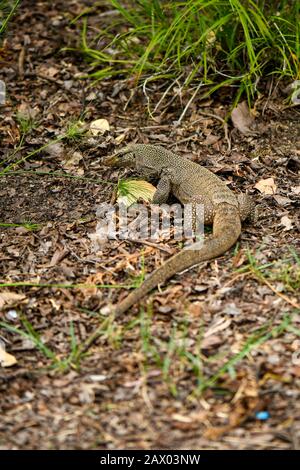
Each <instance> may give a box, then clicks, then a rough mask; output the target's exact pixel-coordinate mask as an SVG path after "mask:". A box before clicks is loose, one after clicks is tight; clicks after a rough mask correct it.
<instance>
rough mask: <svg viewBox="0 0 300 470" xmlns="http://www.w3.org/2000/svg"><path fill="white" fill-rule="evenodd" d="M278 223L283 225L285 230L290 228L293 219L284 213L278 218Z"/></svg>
mask: <svg viewBox="0 0 300 470" xmlns="http://www.w3.org/2000/svg"><path fill="white" fill-rule="evenodd" d="M280 225H283V226H284V229H283V231H284V232H285V231H287V230H291V228H292V227H293V221H292V220H291V219H290V218H289V217H288V216H287V215H284V216H283V217H281V219H280Z"/></svg>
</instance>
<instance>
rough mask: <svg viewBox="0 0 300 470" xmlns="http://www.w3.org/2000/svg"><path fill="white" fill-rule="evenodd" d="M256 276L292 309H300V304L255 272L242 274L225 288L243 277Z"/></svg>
mask: <svg viewBox="0 0 300 470" xmlns="http://www.w3.org/2000/svg"><path fill="white" fill-rule="evenodd" d="M251 272H252V274H254V276H255V277H256V279H258V280H259V281H262V282H264V283H265V284H266V285H267V286H268V287H269V289H271V291H272V292H274V294H276V295H278V297H281V298H282V299H283V300H284V301H285V302H287V303H288V304H290V305H292V307H294V308H297V309H300V304H298V303H297V302H294V301H293V300H291V299H289V298H288V297H287V296H286V295H284V294H282V293H281V292H279V291H278V290H277V289H275V287H273V286H272V284H271V283H270V282H269V281H267V280H266V279H265V278H264V277H263V276H262V277H260V276H258V275H257V274H255V273H254V272H253V271H250V272H248V273H240V274H237V275H236V276H234V278H233V279H230V280H229V281H228V282H226V283H225V284H224V287H226V286H229V285H231V284H233V283H234V282H235V281H236V280H237V279H239V278H241V277H246V276H249V275H250V274H251Z"/></svg>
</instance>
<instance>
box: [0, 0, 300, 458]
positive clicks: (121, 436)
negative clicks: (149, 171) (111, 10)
mask: <svg viewBox="0 0 300 470" xmlns="http://www.w3.org/2000/svg"><path fill="white" fill-rule="evenodd" d="M69 4H70V5H69V8H68V9H69V11H70V10H72V14H74V15H75V14H77V13H79V12H80V11H82V9H83V7H84V2H81V1H72V2H69ZM65 10H66V8H65V2H60V1H57V0H56V1H54V2H51V6H49V2H45V1H40V2H32V1H24V2H23V3H22V6H21V8H20V10H19V12H18V15H17V16H16V18H15V20H14V23H13V24H12V25H11V29H10V34H9V35H8V37H7V43H6V46H5V47H6V57H5V60H4V61H2V63H1V64H0V79H2V80H4V81H5V83H6V86H7V94H8V96H7V101H6V103H5V105H3V106H1V107H0V135H1V146H0V158H1V162H2V168H4V167H5V161H6V162H7V161H9V162H10V163H14V162H18V161H20V160H22V161H21V162H20V163H18V165H16V166H14V167H11V171H12V173H6V174H4V175H1V185H0V222H1V224H2V225H3V224H16V225H17V226H9V227H7V226H6V227H4V226H3V227H0V229H1V238H0V240H1V250H0V282H1V285H2V287H1V290H0V309H1V310H0V319H1V321H2V323H1V335H0V341H1V342H2V345H5V347H6V351H7V352H9V353H10V354H12V355H14V356H15V357H16V359H17V363H16V364H15V365H14V366H12V367H7V368H4V367H2V368H0V391H1V395H0V410H1V421H0V448H1V449H12V448H14V449H38V448H43V449H53V448H58V449H73V448H76V449H113V448H116V449H123V448H127V449H132V448H134V449H158V448H159V449H202V448H205V449H249V448H251V449H275V448H276V449H295V448H299V436H300V404H299V403H300V401H299V398H300V397H299V394H300V392H299V390H300V387H299V386H300V355H299V347H300V314H299V308H297V305H298V306H299V302H300V295H299V290H300V259H299V256H300V255H299V228H300V220H299V193H300V186H299V169H300V163H299V161H300V147H299V130H300V124H299V117H300V111H299V108H297V107H294V108H289V107H287V106H286V105H285V103H284V96H283V95H282V93H281V88H280V86H279V87H277V88H275V89H273V92H272V93H270V96H269V97H268V98H267V97H266V98H262V99H261V100H260V101H259V102H258V103H257V107H256V112H257V116H256V125H257V128H256V130H257V134H256V135H255V136H254V135H252V136H245V135H243V134H241V133H239V131H237V130H236V129H233V127H232V124H231V123H229V131H230V134H229V135H230V140H231V150H230V151H229V152H228V149H227V141H226V139H225V138H224V131H223V129H222V126H221V125H220V121H219V120H218V119H214V116H218V117H221V118H224V117H225V115H226V112H227V111H228V109H229V107H230V99H231V97H230V93H229V90H226V91H224V92H221V93H220V94H219V95H218V96H217V97H215V99H214V100H212V99H211V100H206V101H203V100H202V101H201V99H200V98H199V99H198V98H195V99H194V101H193V102H192V103H191V104H190V106H189V107H188V110H187V113H186V115H185V117H184V119H183V120H182V123H181V125H179V126H177V127H176V126H175V125H174V123H175V122H176V121H177V120H178V119H179V117H180V115H181V113H182V111H183V109H184V107H185V106H186V104H187V102H188V98H189V97H188V96H186V95H185V92H184V91H182V95H181V96H180V93H178V96H177V97H176V98H175V99H173V100H172V101H171V102H170V103H167V104H166V106H165V107H164V108H163V110H158V111H156V113H155V115H154V119H152V118H150V117H149V115H148V113H147V98H148V100H149V99H150V104H151V103H152V104H153V103H154V104H155V103H157V102H158V101H159V100H160V98H161V97H162V95H163V93H164V88H163V87H160V86H155V85H153V87H152V88H151V93H150V95H149V96H148V97H146V96H145V95H144V94H143V92H142V90H141V89H138V90H136V89H135V88H134V83H133V81H132V82H131V81H124V80H121V79H119V80H118V79H114V80H107V81H103V82H100V83H99V84H97V85H96V86H95V87H89V85H90V82H87V81H83V80H80V79H79V77H80V76H81V75H82V73H83V72H84V71H86V69H87V67H88V66H87V64H85V63H84V62H83V61H82V59H81V57H80V55H79V54H75V53H74V52H72V51H64V52H62V51H61V48H62V47H64V46H68V47H71V46H73V47H74V41H75V39H76V37H77V36H78V35H79V24H75V25H70V19H71V17H70V15H69V13H68V12H66V11H65ZM95 21H96V19H95ZM148 104H149V103H148ZM153 107H154V106H153ZM200 110H201V112H200ZM201 113H203V114H201ZM22 116H23V118H22ZM24 116H25V121H26V120H27V121H26V122H27V128H25V127H26V126H25V124H26V122H25V124H24ZM99 118H102V119H106V120H107V121H108V122H109V125H110V130H109V131H107V132H106V133H105V134H104V135H99V136H97V137H94V138H89V139H87V138H86V137H85V136H82V137H80V136H78V135H76V136H73V138H72V135H71V131H70V126H74V122H77V121H78V120H79V119H81V120H82V121H84V122H85V123H87V124H88V123H90V122H92V121H94V120H95V119H99ZM28 122H30V125H29V127H30V129H28ZM20 129H21V131H20ZM22 129H23V134H22ZM66 133H68V136H69V137H68V138H65V139H63V140H61V139H60V138H59V137H60V136H61V135H63V134H66ZM22 136H23V137H22ZM20 140H21V144H20ZM50 141H51V142H54V143H52V144H51V145H49V146H48V147H47V148H45V149H43V150H40V151H37V150H38V149H39V148H40V147H41V146H44V145H45V144H47V143H49V142H50ZM127 142H140V143H141V142H145V143H153V144H158V143H161V144H163V145H166V146H167V147H168V148H172V149H173V150H174V151H177V152H178V153H180V154H181V155H183V156H186V157H188V158H192V159H193V160H194V161H196V162H198V163H201V164H202V165H204V166H206V167H207V168H209V169H211V170H212V171H213V172H215V173H217V174H218V175H220V176H221V177H222V178H223V179H225V180H226V181H227V182H228V184H229V187H230V188H232V189H233V190H236V191H248V192H249V193H250V194H253V196H254V197H255V199H256V200H257V203H258V204H259V218H258V221H257V223H256V224H255V225H251V224H248V225H245V226H244V228H243V233H242V236H241V240H240V243H239V244H238V245H237V246H236V247H235V248H234V249H232V250H230V251H229V252H227V253H226V254H224V255H223V256H222V257H220V258H218V259H217V260H214V261H212V262H210V263H203V264H202V265H200V266H197V267H195V268H193V269H190V270H189V271H188V272H185V273H183V274H181V275H177V276H176V277H174V278H173V279H172V280H171V282H169V283H168V284H167V285H166V286H162V287H161V289H160V290H159V291H155V292H154V293H152V294H151V295H150V296H149V297H148V299H146V300H144V301H143V302H142V303H141V304H140V305H139V306H135V307H133V308H132V309H131V310H130V311H129V312H128V313H127V314H126V315H124V317H123V318H121V319H117V320H114V319H113V318H112V317H109V316H105V315H104V314H100V313H99V311H100V310H101V308H102V307H103V306H105V305H106V304H107V303H108V302H110V303H115V302H117V300H118V299H120V298H124V296H125V295H126V290H125V289H120V288H117V286H120V285H121V284H128V283H131V282H132V280H134V279H137V278H138V277H139V276H141V273H142V271H143V262H144V263H145V270H146V272H151V271H152V270H153V269H154V267H157V266H158V265H160V264H161V263H162V262H163V260H164V259H166V258H167V257H168V256H170V253H175V252H176V251H177V250H178V246H177V243H175V242H174V240H170V241H165V240H162V241H161V242H160V241H159V242H158V243H156V244H153V246H150V245H147V244H145V245H143V244H136V243H133V242H130V241H126V240H110V241H109V243H106V244H105V245H103V246H101V249H97V250H96V249H95V247H94V245H93V243H92V235H93V234H94V233H95V228H96V224H97V219H96V210H97V207H98V206H99V204H100V203H102V202H109V201H110V200H111V195H112V190H113V188H114V186H113V184H106V183H110V182H112V183H116V182H117V179H118V176H120V175H122V176H127V175H128V173H126V172H124V171H122V172H119V171H112V170H109V169H107V168H105V167H104V166H103V165H102V164H101V159H102V157H103V156H105V155H107V154H110V153H113V152H114V150H115V149H116V148H119V147H120V146H121V145H124V144H125V143H127ZM34 151H36V153H35V154H33V156H32V157H30V158H26V159H24V157H26V155H28V154H29V153H30V152H34ZM55 171H57V172H59V173H60V174H62V173H64V174H65V175H68V176H69V178H68V177H66V176H57V175H56V176H55V175H53V174H52V175H49V173H53V172H55ZM72 176H73V177H75V178H70V177H72ZM268 178H273V182H272V180H269V183H268V184H269V186H270V185H271V191H269V192H271V194H267V193H268V190H266V189H265V186H258V187H259V188H260V190H259V189H257V188H255V185H257V183H259V182H261V181H264V180H266V179H268ZM100 179H101V180H104V181H105V183H104V182H102V183H101V182H99V181H97V180H100ZM272 192H273V194H272ZM25 224H27V225H25ZM33 224H37V226H34V225H33ZM166 251H167V253H166ZM24 283H30V284H32V285H31V286H24V285H22V284H24ZM58 284H59V286H58V287H51V286H53V285H58ZM78 284H84V285H85V286H84V287H80V286H78ZM99 284H106V285H116V288H113V287H112V288H97V287H96V285H99ZM42 285H43V286H44V287H43V286H42ZM87 285H88V286H87ZM96 329H98V336H97V339H96V340H95V341H94V342H92V343H91V344H90V345H88V342H89V339H90V338H91V336H90V335H92V334H93V332H94V331H95V330H96ZM88 346H89V347H88Z"/></svg>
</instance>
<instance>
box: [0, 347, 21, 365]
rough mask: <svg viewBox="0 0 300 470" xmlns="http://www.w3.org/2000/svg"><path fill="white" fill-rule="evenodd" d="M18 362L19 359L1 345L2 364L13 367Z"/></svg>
mask: <svg viewBox="0 0 300 470" xmlns="http://www.w3.org/2000/svg"><path fill="white" fill-rule="evenodd" d="M16 363H17V359H16V358H15V356H12V354H9V353H7V352H6V351H5V349H3V348H2V347H1V346H0V366H1V367H11V366H13V365H15V364H16Z"/></svg>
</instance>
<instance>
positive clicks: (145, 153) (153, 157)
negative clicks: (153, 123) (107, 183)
mask: <svg viewBox="0 0 300 470" xmlns="http://www.w3.org/2000/svg"><path fill="white" fill-rule="evenodd" d="M104 164H105V165H108V166H116V167H129V168H132V169H135V170H137V171H138V172H139V173H141V174H142V175H143V176H144V177H146V178H147V177H148V178H149V177H158V178H159V182H158V185H157V190H156V192H155V194H154V197H153V202H154V203H155V204H162V203H165V202H166V201H167V198H168V196H169V194H170V193H172V194H174V195H175V196H176V198H177V199H179V201H180V202H181V203H182V204H186V203H193V202H195V203H199V204H203V206H204V222H205V223H206V224H212V225H213V234H212V237H211V238H210V239H209V240H207V241H206V242H205V243H204V245H203V246H202V247H201V248H199V249H192V247H189V248H188V249H187V248H185V249H183V250H182V251H181V252H179V253H178V254H176V255H174V256H172V257H171V258H169V259H168V260H167V261H166V262H165V263H164V264H163V265H162V266H160V267H159V268H158V269H156V270H155V271H153V272H152V273H151V274H150V275H149V276H148V277H147V278H146V280H145V281H144V282H143V283H142V285H141V286H140V287H138V288H137V289H135V290H134V291H133V292H132V293H130V294H129V295H128V296H127V297H126V298H125V299H124V300H123V301H122V302H120V303H119V304H118V305H117V306H116V307H115V313H116V314H117V315H119V314H122V313H124V312H126V310H128V309H129V308H130V307H131V306H132V305H133V304H135V303H137V302H139V301H140V300H141V299H142V298H143V297H144V296H145V295H146V294H147V293H148V292H150V291H151V290H152V289H154V288H155V287H156V286H157V285H159V284H163V283H165V282H166V281H167V280H168V279H169V278H171V277H172V276H173V275H174V274H176V273H178V272H181V271H183V270H185V269H187V268H189V267H191V266H193V265H195V264H198V263H201V262H202V261H206V260H210V259H213V258H216V257H217V256H220V255H222V254H223V253H224V252H225V251H227V250H228V249H229V248H231V247H232V246H233V245H234V244H235V242H236V241H237V239H238V238H239V236H240V233H241V221H243V220H245V219H246V218H248V217H249V216H251V215H252V213H253V210H254V203H253V202H252V200H251V198H250V197H249V196H247V195H245V194H242V195H238V196H236V195H235V194H234V193H233V192H232V191H231V190H230V189H229V188H228V187H227V186H226V184H225V183H224V182H223V181H222V180H221V179H220V178H218V176H216V175H215V174H214V173H212V172H210V171H209V170H207V169H206V168H204V167H202V166H200V165H198V164H197V163H194V162H191V161H190V160H187V159H185V158H182V157H180V156H178V155H176V154H175V153H173V152H170V151H169V150H166V149H165V148H163V147H160V146H156V145H144V144H133V145H129V146H127V147H125V148H124V149H123V150H121V151H120V152H118V153H116V154H115V155H113V156H111V157H107V158H106V159H105V160H104ZM194 246H195V245H194Z"/></svg>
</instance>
